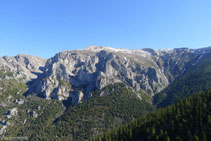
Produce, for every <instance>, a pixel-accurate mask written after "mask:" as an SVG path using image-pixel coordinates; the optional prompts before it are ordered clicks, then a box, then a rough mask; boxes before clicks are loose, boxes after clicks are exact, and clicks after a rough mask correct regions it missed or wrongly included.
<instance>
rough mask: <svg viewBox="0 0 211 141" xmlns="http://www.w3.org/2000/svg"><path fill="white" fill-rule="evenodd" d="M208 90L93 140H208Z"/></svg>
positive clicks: (210, 118)
mask: <svg viewBox="0 0 211 141" xmlns="http://www.w3.org/2000/svg"><path fill="white" fill-rule="evenodd" d="M210 133H211V90H209V91H208V92H204V93H198V94H195V95H194V96H191V97H189V98H186V99H183V100H180V101H178V102H177V103H176V104H175V105H172V106H168V107H166V108H161V109H159V110H158V111H155V112H152V113H150V114H148V115H146V116H143V117H141V118H139V119H137V120H135V121H133V122H132V123H130V124H128V125H126V126H122V127H120V128H117V129H115V130H112V131H108V132H106V133H105V134H104V135H102V136H100V137H99V138H98V139H96V140H102V141H107V140H125V141H126V140H127V141H128V140H143V141H145V140H167V141H169V140H188V141H191V140H195V141H197V140H204V141H206V140H211V134H210Z"/></svg>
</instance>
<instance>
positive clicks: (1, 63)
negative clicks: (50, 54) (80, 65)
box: [0, 55, 46, 81]
mask: <svg viewBox="0 0 211 141" xmlns="http://www.w3.org/2000/svg"><path fill="white" fill-rule="evenodd" d="M45 63H46V60H45V59H41V58H40V57H36V56H31V55H17V56H15V57H10V56H4V57H1V58H0V69H2V70H7V71H10V72H12V73H14V75H15V76H14V77H15V78H21V79H23V80H25V81H30V80H31V79H35V78H37V73H41V72H42V69H43V67H44V65H45Z"/></svg>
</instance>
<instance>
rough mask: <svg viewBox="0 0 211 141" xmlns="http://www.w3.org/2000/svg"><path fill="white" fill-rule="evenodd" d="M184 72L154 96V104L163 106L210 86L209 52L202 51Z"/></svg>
mask: <svg viewBox="0 0 211 141" xmlns="http://www.w3.org/2000/svg"><path fill="white" fill-rule="evenodd" d="M196 62H197V63H193V65H191V66H190V67H188V68H186V70H185V71H184V74H183V75H181V76H179V77H178V78H177V79H176V80H175V81H174V82H173V83H171V84H170V85H169V86H168V87H167V88H166V89H164V90H163V91H161V92H160V93H158V94H157V95H155V96H154V104H155V105H157V107H164V106H167V105H171V104H174V103H175V102H176V101H178V100H179V99H183V98H185V97H188V96H191V95H192V94H194V93H195V92H199V91H206V90H208V89H209V88H210V87H211V53H209V52H207V53H203V55H200V56H199V57H198V60H196Z"/></svg>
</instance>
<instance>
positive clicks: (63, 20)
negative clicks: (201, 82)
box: [0, 0, 211, 58]
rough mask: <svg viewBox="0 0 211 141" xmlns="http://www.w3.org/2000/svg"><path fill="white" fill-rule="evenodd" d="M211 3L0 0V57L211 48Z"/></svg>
mask: <svg viewBox="0 0 211 141" xmlns="http://www.w3.org/2000/svg"><path fill="white" fill-rule="evenodd" d="M210 7H211V0H0V56H3V55H9V56H14V55H16V54H19V53H22V54H32V55H36V56H41V57H43V58H48V57H51V56H53V55H55V53H57V52H60V51H62V50H73V49H83V48H85V47H87V46H90V45H102V46H111V47H115V48H130V49H138V48H154V49H165V48H178V47H190V48H200V47H205V46H210V45H211V8H210Z"/></svg>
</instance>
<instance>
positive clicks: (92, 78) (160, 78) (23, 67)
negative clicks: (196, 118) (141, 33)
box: [0, 47, 211, 104]
mask: <svg viewBox="0 0 211 141" xmlns="http://www.w3.org/2000/svg"><path fill="white" fill-rule="evenodd" d="M210 52H211V48H202V49H188V48H179V49H178V48H177V49H171V50H153V49H149V48H145V49H138V50H129V49H115V48H111V47H88V48H86V49H84V50H75V51H64V52H61V53H58V54H56V55H55V56H54V57H52V58H50V59H48V60H44V59H41V58H39V57H34V56H29V55H18V56H15V57H8V56H5V57H2V58H0V69H3V70H9V71H11V72H13V73H14V75H15V78H17V79H19V78H21V79H23V80H24V81H25V82H26V83H28V82H29V81H30V82H31V83H30V85H29V91H28V92H29V93H31V94H38V95H39V96H41V97H44V98H46V99H51V98H55V99H58V100H66V99H68V98H71V100H72V103H80V102H82V101H84V100H85V99H87V98H88V97H90V96H91V93H90V92H91V91H93V90H96V89H102V88H104V87H105V86H107V85H109V84H114V83H119V82H122V83H125V84H127V85H128V86H129V87H131V88H133V90H134V91H135V92H140V91H142V92H145V93H147V94H150V95H154V94H156V93H158V92H160V91H161V90H163V89H164V88H165V87H167V86H168V85H169V83H171V82H172V81H174V79H175V78H176V77H178V76H181V75H182V74H183V73H186V71H187V70H188V68H189V67H190V66H192V65H196V64H197V63H198V62H199V61H200V60H201V58H203V56H204V55H205V54H207V53H210ZM7 77H9V75H8V76H5V78H4V79H7ZM13 77H14V76H13ZM32 80H33V81H32ZM140 99H141V97H140ZM17 102H18V101H17ZM17 102H16V103H17ZM20 104H21V103H20Z"/></svg>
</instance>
